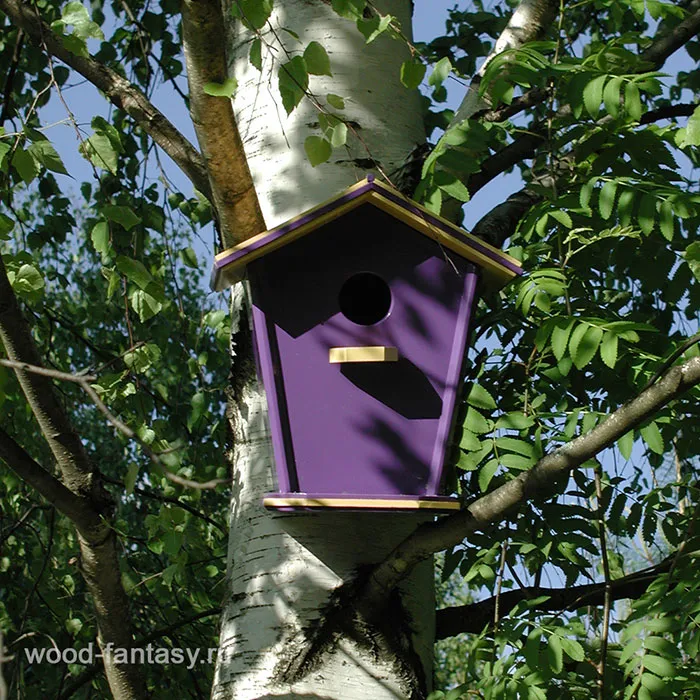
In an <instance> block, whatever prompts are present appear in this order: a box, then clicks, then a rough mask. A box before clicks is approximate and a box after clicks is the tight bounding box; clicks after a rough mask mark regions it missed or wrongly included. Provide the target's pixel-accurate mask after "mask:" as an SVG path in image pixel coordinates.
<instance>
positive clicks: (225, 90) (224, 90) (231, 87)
mask: <svg viewBox="0 0 700 700" xmlns="http://www.w3.org/2000/svg"><path fill="white" fill-rule="evenodd" d="M237 87H238V81H237V80H236V79H235V78H227V79H226V80H224V82H223V83H205V84H204V87H203V88H202V91H203V92H204V93H205V94H206V95H211V96H212V97H227V98H230V97H233V93H234V92H236V88H237Z"/></svg>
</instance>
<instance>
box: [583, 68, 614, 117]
mask: <svg viewBox="0 0 700 700" xmlns="http://www.w3.org/2000/svg"><path fill="white" fill-rule="evenodd" d="M607 79H608V76H607V75H599V76H598V77H596V78H593V80H591V81H590V82H589V83H588V85H586V87H585V88H584V89H583V104H584V106H585V108H586V111H587V112H588V114H590V115H591V117H594V118H595V117H597V116H598V112H599V111H600V105H601V103H602V101H603V86H604V85H605V81H606V80H607Z"/></svg>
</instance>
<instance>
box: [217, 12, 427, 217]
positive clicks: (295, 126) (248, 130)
mask: <svg viewBox="0 0 700 700" xmlns="http://www.w3.org/2000/svg"><path fill="white" fill-rule="evenodd" d="M374 4H375V5H376V7H377V8H378V9H379V10H380V11H381V12H382V13H390V14H392V15H394V16H395V17H398V18H399V21H400V22H401V27H402V29H403V31H404V33H405V34H407V35H408V36H410V33H411V16H410V15H411V12H410V3H407V2H405V0H383V2H377V3H374ZM224 14H225V15H227V14H228V13H227V12H226V10H225V12H224ZM283 27H284V28H286V29H291V30H292V31H294V32H296V33H297V34H298V35H299V37H300V40H301V41H297V40H296V39H295V38H294V37H293V36H291V35H290V34H288V33H287V32H285V31H284V30H283V29H282V28H283ZM254 38H255V35H253V34H252V33H251V32H249V31H247V30H245V29H244V28H243V27H242V26H241V25H238V24H237V25H233V26H232V27H231V33H230V35H229V39H228V45H229V47H230V49H231V50H230V51H229V54H228V55H229V61H230V62H231V68H230V72H231V74H232V75H233V76H234V77H235V78H236V79H237V81H238V89H237V91H236V93H235V95H234V97H233V107H234V112H235V115H236V121H237V123H238V128H239V130H240V132H241V136H242V138H243V144H244V148H245V152H246V155H247V158H248V163H249V166H250V169H251V172H252V175H253V181H254V182H255V189H256V190H257V193H258V197H259V199H260V203H261V207H262V210H263V215H264V217H265V222H266V224H267V226H268V227H269V228H272V227H273V226H276V225H277V224H279V223H281V222H283V221H286V220H287V219H290V218H292V217H293V216H296V215H297V214H298V213H299V212H300V211H304V210H305V209H308V208H310V207H312V206H314V205H316V204H318V203H319V202H322V201H324V200H325V199H328V198H329V197H331V196H333V195H334V194H336V193H337V192H339V191H340V190H342V189H343V188H345V187H347V186H349V185H351V184H353V183H355V182H357V181H358V180H361V179H362V178H363V177H364V176H365V175H366V173H367V172H368V171H374V172H376V173H377V174H378V175H380V176H381V175H382V173H390V172H392V171H393V170H395V169H397V168H398V167H399V166H400V165H401V163H402V162H403V161H404V159H405V158H406V156H407V155H408V154H409V153H410V152H411V151H412V150H413V148H414V147H415V146H416V145H419V144H422V143H423V142H424V141H425V130H424V127H423V123H422V119H421V117H420V114H421V107H420V97H419V94H418V92H417V91H416V90H413V91H409V90H406V88H405V87H403V85H401V83H400V82H399V79H398V76H399V71H400V68H401V64H402V63H403V61H405V60H407V59H408V58H409V52H408V48H407V47H406V45H405V44H404V43H403V42H398V41H391V40H389V39H388V38H386V37H380V38H379V39H377V40H375V41H373V42H372V43H371V44H365V42H364V39H363V37H362V35H361V34H360V33H359V32H358V30H357V27H356V26H355V23H354V22H352V21H349V20H344V19H341V18H339V17H338V15H336V14H335V13H334V12H333V10H332V9H331V7H330V3H329V2H324V1H323V0H284V1H283V2H275V12H274V13H273V15H272V17H271V19H270V22H269V23H268V25H267V26H266V27H265V28H264V29H263V30H262V32H261V38H262V40H263V44H262V71H258V70H257V69H256V68H255V67H253V66H252V65H251V64H250V62H249V61H248V54H249V51H250V48H251V42H252V40H253V39H254ZM311 41H317V42H319V43H320V44H321V45H322V46H323V47H324V48H325V49H326V51H327V52H328V55H329V57H330V62H331V71H332V73H333V76H332V77H330V76H316V75H314V76H311V80H310V84H309V88H308V90H307V96H308V97H307V98H305V99H304V100H302V102H301V104H300V105H299V106H298V107H297V108H296V109H295V110H294V111H293V112H292V114H291V115H289V116H287V114H286V112H285V109H284V107H283V105H282V103H281V100H280V96H279V91H278V75H277V71H278V68H279V66H280V64H281V63H285V62H287V61H288V60H289V59H290V58H291V57H293V56H297V55H301V53H302V52H303V51H304V48H305V47H306V45H307V44H308V43H309V42H311ZM328 93H333V94H336V95H339V96H340V97H343V98H344V99H345V109H344V110H336V109H333V108H330V107H329V106H328V103H327V99H326V96H327V94H328ZM322 110H328V111H330V112H332V113H334V114H337V115H338V116H339V117H341V118H342V119H343V120H345V122H346V124H347V125H348V143H347V146H346V147H344V148H338V149H335V150H334V151H333V154H332V156H331V158H330V161H329V162H327V163H323V164H322V165H319V166H317V167H315V168H314V167H312V166H311V164H310V163H309V161H308V158H307V157H306V154H305V152H304V141H305V139H306V137H307V136H319V135H320V134H321V132H320V131H319V114H320V113H321V112H322Z"/></svg>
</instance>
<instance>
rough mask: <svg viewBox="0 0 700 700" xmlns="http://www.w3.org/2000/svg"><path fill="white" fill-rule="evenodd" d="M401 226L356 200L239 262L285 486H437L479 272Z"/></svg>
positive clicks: (386, 489) (383, 491) (403, 491)
mask: <svg viewBox="0 0 700 700" xmlns="http://www.w3.org/2000/svg"><path fill="white" fill-rule="evenodd" d="M407 228H408V227H407V226H406V225H405V224H404V223H403V222H401V221H399V220H397V219H395V218H394V217H392V216H391V215H390V214H388V213H385V212H383V211H380V210H377V209H376V208H375V207H373V206H372V205H371V204H363V205H361V206H359V207H357V208H356V209H354V210H352V211H351V212H349V213H348V214H346V215H345V216H343V217H342V218H341V219H336V220H334V221H331V222H329V223H327V224H325V225H324V226H321V227H320V228H318V229H316V230H315V231H313V232H312V233H309V234H307V235H306V236H304V237H303V238H301V239H300V240H298V241H296V242H295V243H294V244H292V245H288V246H285V247H283V248H280V249H279V250H277V251H274V252H271V253H269V254H267V255H265V256H264V257H261V258H259V259H258V260H256V261H254V262H252V263H251V264H250V265H249V270H248V274H249V279H250V282H251V292H252V298H253V305H254V314H255V317H254V321H255V327H256V329H257V328H258V327H261V326H262V327H264V337H263V338H261V337H260V336H259V337H258V352H259V353H260V360H261V366H262V370H263V381H264V382H265V386H266V388H267V387H268V384H269V383H270V381H273V382H274V385H275V386H274V390H273V391H272V392H271V391H270V390H269V389H268V397H269V399H268V400H269V403H270V412H271V414H272V413H274V414H275V415H274V418H273V421H274V423H276V424H277V426H278V431H275V432H277V435H278V439H277V440H276V441H275V458H276V460H277V462H278V466H279V464H280V463H283V464H284V465H285V469H283V470H281V473H282V474H284V475H288V481H287V483H280V490H282V491H290V492H302V493H314V494H338V495H340V494H352V495H373V496H381V495H416V496H423V495H435V494H437V493H438V488H439V480H440V477H441V471H442V466H443V462H444V458H445V448H446V441H447V439H448V436H449V433H450V426H451V421H452V414H453V409H454V403H455V396H456V393H457V389H458V383H459V381H460V372H459V369H460V366H461V362H462V358H463V356H464V350H465V343H466V335H467V326H468V319H469V310H470V308H471V301H472V298H473V295H474V288H475V284H476V270H475V268H474V267H473V266H472V265H471V264H470V263H469V262H468V261H466V260H464V259H462V258H460V257H459V256H457V255H454V254H453V253H452V252H451V251H449V250H446V249H444V248H442V247H441V246H440V245H438V244H437V243H436V242H435V241H433V240H430V239H429V238H427V237H425V236H422V235H420V234H418V233H416V232H415V231H413V230H410V229H408V230H407ZM372 353H374V355H373V354H372ZM270 395H272V400H270ZM271 418H272V416H271Z"/></svg>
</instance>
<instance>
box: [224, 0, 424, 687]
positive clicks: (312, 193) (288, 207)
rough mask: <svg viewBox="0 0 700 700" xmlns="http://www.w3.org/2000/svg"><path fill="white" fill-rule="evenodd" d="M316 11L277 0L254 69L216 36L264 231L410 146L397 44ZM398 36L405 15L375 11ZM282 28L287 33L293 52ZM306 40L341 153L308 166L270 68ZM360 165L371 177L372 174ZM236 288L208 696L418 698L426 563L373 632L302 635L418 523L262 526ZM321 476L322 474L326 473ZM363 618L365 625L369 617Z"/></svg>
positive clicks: (302, 109) (252, 398) (268, 479)
mask: <svg viewBox="0 0 700 700" xmlns="http://www.w3.org/2000/svg"><path fill="white" fill-rule="evenodd" d="M329 5H330V3H325V2H323V1H322V0H316V1H313V2H310V1H309V0H284V1H280V0H277V2H275V12H274V14H273V16H272V17H271V20H270V22H269V23H268V25H267V26H268V28H269V27H272V28H274V31H272V30H269V29H266V30H265V31H264V38H265V40H266V41H267V42H269V44H270V47H269V48H268V49H266V48H265V46H264V45H263V69H262V72H259V71H258V70H257V69H256V68H254V67H253V66H251V65H250V64H249V61H248V55H249V51H250V46H251V40H252V39H253V38H254V35H252V34H251V33H250V32H248V31H247V30H245V29H244V28H242V27H241V26H240V25H235V26H232V27H231V28H230V40H229V47H230V49H231V50H230V54H229V58H230V61H231V73H232V74H233V75H234V76H235V77H236V79H237V81H238V90H237V92H236V95H235V97H234V111H235V114H236V121H237V124H238V127H239V130H240V133H241V137H242V139H243V143H244V148H245V151H246V155H247V158H248V163H249V166H250V169H251V172H252V175H253V180H254V183H255V187H256V190H257V194H258V197H259V199H260V205H261V208H262V210H263V213H264V216H265V221H266V224H267V226H268V227H270V228H271V227H273V226H275V225H277V224H279V223H281V222H282V221H285V220H287V219H289V218H290V217H292V216H295V215H297V214H299V213H300V212H302V211H304V210H306V209H308V208H310V207H312V206H314V205H316V204H318V203H319V202H321V201H323V200H325V199H328V198H329V197H331V196H333V195H335V194H336V193H338V192H339V191H341V190H342V189H344V188H345V187H347V186H349V185H351V184H353V183H354V182H356V181H357V180H359V179H361V178H362V177H364V175H365V174H366V172H367V170H368V169H372V170H375V172H376V171H379V172H387V173H388V172H391V171H392V170H393V169H395V168H396V167H397V166H398V165H399V164H400V163H401V162H402V161H403V159H404V158H405V157H406V155H407V154H408V153H409V152H410V151H411V150H412V149H413V148H414V147H415V146H416V145H417V144H420V143H422V142H423V141H424V140H425V134H424V130H423V124H422V118H421V110H420V104H419V96H418V94H417V92H416V91H412V92H411V91H408V90H406V89H405V88H404V87H403V86H402V85H401V84H400V82H399V70H400V66H401V63H402V62H403V61H404V60H406V59H407V58H409V51H408V48H407V46H406V44H405V43H402V42H399V41H392V40H390V39H388V38H386V37H380V38H379V39H377V40H376V41H374V42H372V43H371V44H369V45H365V43H364V39H363V37H362V36H361V34H360V33H359V32H358V31H357V28H356V27H355V25H354V23H353V22H351V21H348V20H345V19H342V18H340V17H338V15H336V14H335V13H334V12H333V11H332V9H331V8H330V6H329ZM376 5H377V7H378V9H379V10H380V11H381V12H389V13H391V14H392V15H394V16H396V17H397V18H398V19H399V21H400V23H401V27H402V29H403V31H404V33H405V34H406V35H408V36H409V37H410V28H411V16H410V3H408V2H406V1H405V0H388V1H386V2H378V3H377V4H376ZM285 30H291V31H292V32H294V33H296V34H297V35H298V36H299V38H300V40H301V41H298V40H296V39H295V38H294V37H293V35H292V34H291V33H289V32H287V31H285ZM311 41H318V42H319V43H320V44H321V45H322V46H323V47H324V48H325V49H326V50H327V52H328V54H329V56H330V60H331V70H332V72H333V77H325V76H323V77H322V76H312V77H311V82H310V86H309V90H310V92H311V93H312V94H313V96H314V97H315V99H316V100H317V101H318V102H319V103H321V104H323V105H325V104H326V95H327V94H328V93H333V94H336V95H339V96H341V97H343V98H344V99H345V105H346V108H345V110H344V112H343V117H344V118H345V119H346V120H347V121H348V123H349V124H350V125H351V128H350V134H349V136H348V145H347V147H345V148H343V149H336V150H335V151H334V152H333V155H332V157H331V160H330V161H329V162H328V163H325V164H323V165H321V166H319V167H316V168H312V167H311V165H310V164H309V162H308V160H307V158H306V156H305V153H304V148H303V144H304V140H305V139H306V137H307V136H309V135H314V134H315V135H318V133H319V132H318V122H319V110H318V108H317V107H316V106H315V105H314V104H313V102H314V101H313V100H311V99H304V100H303V101H302V103H301V104H300V105H299V107H297V109H296V110H295V111H294V112H293V113H292V114H291V116H290V117H287V116H286V114H285V110H284V108H283V106H282V104H281V100H280V97H279V91H278V89H277V68H278V61H279V60H282V61H283V62H284V61H287V60H289V57H290V55H298V54H299V53H301V52H302V51H303V50H304V47H305V46H307V45H308V44H309V42H311ZM372 165H374V166H375V167H374V168H372V167H371V166H372ZM243 298H244V290H243V287H242V286H239V287H237V288H236V289H235V290H234V293H233V297H232V305H233V308H234V316H236V317H237V318H238V319H239V322H238V323H236V324H234V334H233V345H232V355H233V357H234V370H233V375H232V385H231V395H230V397H229V421H230V424H231V429H232V434H233V439H234V448H233V451H232V454H231V459H232V467H233V475H234V476H233V487H232V501H231V522H230V527H231V531H230V540H229V568H228V598H227V600H226V602H225V607H224V613H223V616H222V628H221V639H220V652H219V658H218V662H217V671H216V678H215V683H214V689H213V695H212V697H213V698H215V699H216V700H224V699H226V700H233V699H236V700H244V699H252V698H268V697H286V698H299V697H322V698H328V699H330V698H338V699H339V700H340V698H342V699H343V700H352V698H372V699H373V700H381V699H382V698H392V700H396V698H420V697H424V696H425V695H426V694H427V692H428V690H429V687H430V678H431V673H432V644H433V637H434V600H433V574H432V564H431V563H424V564H421V565H420V566H418V567H416V570H415V572H414V573H413V574H412V575H411V576H410V577H409V578H408V579H407V580H406V582H405V584H403V585H402V587H401V589H400V591H399V593H398V595H397V596H396V598H395V600H393V601H392V603H391V604H390V605H389V606H388V607H387V610H386V614H385V615H383V616H382V620H381V621H380V622H379V624H368V623H367V622H366V621H363V620H356V621H355V623H354V624H353V625H352V629H348V628H344V629H338V630H335V631H334V632H332V633H331V634H328V635H326V636H325V637H324V638H318V637H314V629H315V623H316V622H317V621H318V620H322V619H324V618H326V617H327V616H328V615H331V614H332V610H333V606H334V604H337V603H338V601H335V600H334V599H333V592H334V590H336V589H337V588H338V587H339V586H340V584H341V583H342V582H343V581H345V580H348V579H352V577H353V576H354V574H355V573H356V572H357V571H358V570H359V569H361V568H362V567H363V566H367V565H369V564H372V563H376V562H379V561H381V560H382V559H383V558H384V557H386V555H387V554H388V553H389V552H390V551H391V550H392V549H393V548H394V547H395V546H396V544H397V543H398V542H400V541H401V540H402V539H403V538H405V537H406V535H407V534H409V532H410V531H412V530H413V529H414V528H415V526H416V525H417V524H418V521H417V519H416V516H414V515H406V514H395V515H392V514H367V513H354V514H342V513H318V514H304V515H299V514H296V515H289V514H276V513H271V512H267V511H265V510H264V509H263V508H262V506H261V499H262V496H263V494H264V493H266V492H270V491H274V490H275V489H276V481H275V476H274V464H273V456H272V449H271V444H270V440H269V430H268V423H267V414H266V402H265V397H264V395H263V392H262V390H261V387H260V386H259V385H258V383H257V381H256V378H255V371H254V366H253V361H252V349H251V341H250V331H249V328H248V321H247V320H246V318H247V317H246V314H245V303H244V301H243ZM329 466H330V465H329ZM375 622H376V621H375Z"/></svg>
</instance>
